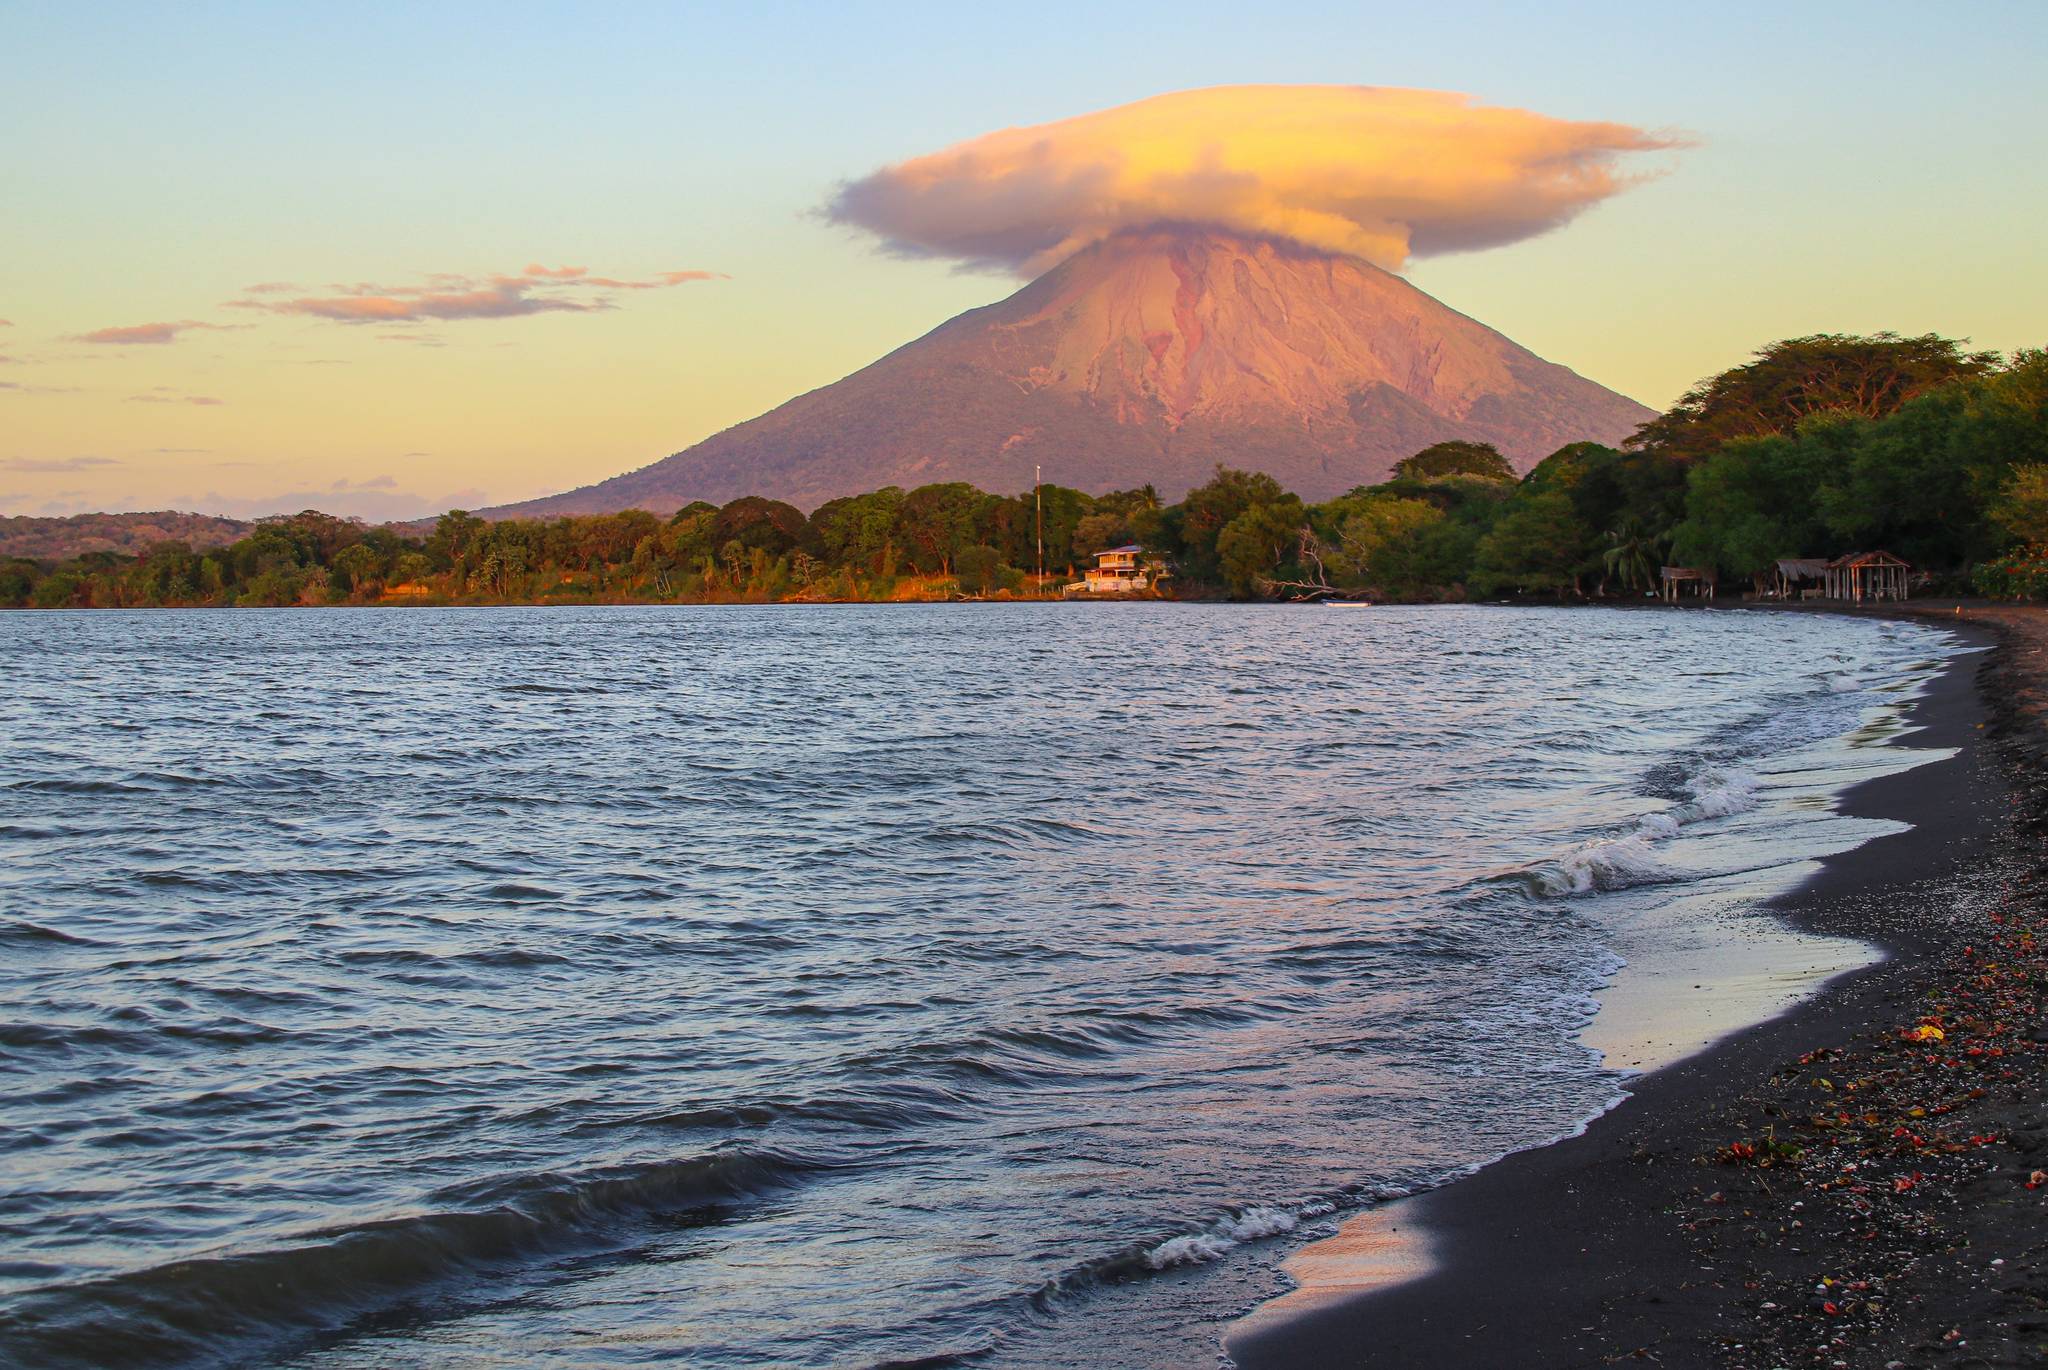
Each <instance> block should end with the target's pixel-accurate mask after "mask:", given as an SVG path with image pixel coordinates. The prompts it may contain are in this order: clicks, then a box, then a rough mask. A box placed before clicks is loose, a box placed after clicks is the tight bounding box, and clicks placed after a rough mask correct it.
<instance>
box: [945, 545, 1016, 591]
mask: <svg viewBox="0 0 2048 1370" xmlns="http://www.w3.org/2000/svg"><path fill="white" fill-rule="evenodd" d="M1007 569H1008V568H1006V567H1005V566H1004V565H1003V558H1002V554H1001V553H1000V552H998V551H997V550H996V549H995V548H993V547H991V546H989V545H988V544H987V543H985V542H983V543H976V544H975V545H974V546H972V547H963V548H961V549H960V554H959V556H957V557H955V558H954V564H953V579H954V580H955V581H956V582H958V584H959V586H960V592H961V593H962V594H968V595H985V594H988V593H989V592H990V591H992V590H999V589H1001V588H1002V587H1003V583H1004V579H1005V577H1004V572H1005V570H1007Z"/></svg>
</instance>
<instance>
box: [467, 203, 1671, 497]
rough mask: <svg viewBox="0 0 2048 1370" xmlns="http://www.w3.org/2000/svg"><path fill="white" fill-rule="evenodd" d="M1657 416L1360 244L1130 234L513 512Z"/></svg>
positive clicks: (1313, 491) (1398, 444)
mask: <svg viewBox="0 0 2048 1370" xmlns="http://www.w3.org/2000/svg"><path fill="white" fill-rule="evenodd" d="M1651 416H1652V411H1651V410H1650V409H1648V408H1646V407H1645V406H1643V405H1640V404H1638V403H1636V402H1635V401H1634V400H1631V399H1628V398H1627V397H1625V396H1622V395H1618V394H1616V393H1615V392H1613V391H1611V390H1608V389H1606V388H1604V387H1602V386H1600V385H1596V384H1595V383H1593V382H1592V381H1589V380H1587V379H1585V378H1584V377H1583V376H1580V375H1578V374H1577V373H1576V372H1574V371H1572V370H1570V369H1569V368H1567V367H1563V366H1559V365H1557V364H1555V363H1553V362H1547V361H1544V360H1543V359H1542V358H1541V357H1538V356H1536V355H1535V354H1534V353H1533V352H1530V351H1529V350H1528V349H1527V348H1524V347H1521V346H1519V345H1517V344H1516V343H1514V342H1511V341H1510V340H1509V339H1507V338H1505V337H1503V336H1502V335H1500V334H1499V333H1496V332H1494V331H1493V330H1492V329H1490V328H1488V327H1486V326H1485V325H1484V324H1481V323H1478V322H1477V321H1475V320H1473V319H1469V318H1467V317H1466V316H1465V315H1463V314H1460V313H1458V312H1457V311H1456V310H1454V309H1451V308H1449V307H1447V306H1445V305H1443V304H1440V303H1439V302H1437V301H1436V300H1434V299H1432V298H1431V297H1430V296H1428V295H1426V294H1424V293H1423V292H1422V291H1420V290H1418V289H1416V288H1415V287H1414V286H1412V285H1410V284H1408V283H1407V282H1406V281H1404V280H1402V279H1401V278H1400V277H1398V276H1395V275H1393V274H1391V273H1390V272H1387V271H1383V270H1381V269H1380V268H1379V267H1376V266H1374V265H1372V264H1371V263H1369V262H1366V261H1363V260H1360V259H1358V258H1355V257H1341V256H1332V255H1329V254H1327V253H1319V252H1313V251H1309V250H1306V249H1302V248H1297V247H1293V246H1290V245H1287V244H1284V243H1278V242H1272V241H1266V240H1260V239H1248V238H1242V237H1234V236H1230V235H1227V234H1222V233H1218V232H1214V231H1209V230H1202V229H1181V228H1158V229H1145V230H1138V231H1128V232H1124V233H1120V234H1117V235H1116V236H1114V237H1110V238H1107V239H1105V240H1103V241H1101V242H1098V243H1096V244H1095V245H1093V246H1091V247H1088V248H1085V249H1083V250H1082V251H1080V252H1078V253H1076V254H1075V255H1073V256H1071V257H1069V258H1067V259H1066V260H1065V261H1063V262H1061V263H1060V264H1059V265H1058V266H1055V267H1054V268H1053V269H1052V270H1050V271H1048V272H1047V273H1046V274H1045V275H1043V276H1041V277H1039V278H1038V279H1037V280H1035V281H1033V282H1031V284H1029V285H1027V286H1025V287H1024V288H1023V289H1021V290H1019V291H1018V292H1017V293H1016V294H1014V295H1012V296H1010V297H1009V298H1008V299H1006V300H1003V301H1001V302H999V303H996V304H992V305H988V306H985V307H984V308H980V309H971V310H969V311H967V312H966V313H964V314H962V315H960V316H959V317H957V318H954V319H952V320H950V321H948V322H947V323H944V324H941V325H940V326H939V327H938V328H935V329H933V330H932V331H931V332H930V333H927V334H925V335H924V336H923V337H922V338H919V339H918V340H917V341H915V342H912V343H909V344H907V345H905V346H903V347H900V348H898V349H897V350H896V351H894V352H891V353H890V354H889V355H888V356H886V357H883V358H882V359H881V360H880V361H877V362H875V363H873V364H872V365H870V366H867V367H864V368H863V369H861V370H859V371H856V372H854V373H853V374H852V375H850V376H848V377H846V378H845V379H844V380H840V381H836V382H834V383H833V384H831V385H828V386H825V387H824V388H823V389H819V390H813V391H811V392H810V393H809V394H805V395H800V396H798V397H797V398H795V399H793V400H791V401H789V402H788V403H787V404H784V405H782V406H781V407H779V408H777V409H774V410H771V411H770V412H768V413H766V414H763V415H761V416H760V417H759V418H756V419H751V420H749V421H747V422H746V423H742V424H739V425H737V426H736V427H733V428H728V429H726V430H725V431H724V432H722V433H718V434H716V435H714V436H712V437H709V438H706V439H705V440H704V441H702V442H700V443H698V444H697V445H696V446H694V447H691V448H688V449H686V450H684V451H681V452H678V453H676V454H675V455H674V456H671V457H668V458H665V459H664V460H662V461H658V462H656V463H654V464H653V465H651V466H646V467H642V468H641V469H640V470H637V471H631V472H628V473H626V474H625V475H622V476H616V477H614V478H612V479H611V480H607V481H603V482H600V483H599V484H596V485H591V486H586V487H584V488H582V489H580V490H572V491H570V492H568V493H566V494H561V495H555V496H551V497H548V498H545V499H539V500H532V501H528V502H526V503H524V504H516V505H508V506H504V507H502V508H499V509H495V510H491V511H489V512H490V513H491V514H493V515H495V516H499V517H504V516H534V515H554V514H570V513H597V512H606V511H612V510H619V509H627V508H635V507H638V508H645V509H651V510H654V511H656V512H657V513H667V512H669V511H671V510H674V509H676V508H679V507H680V506H681V505H683V504H685V503H687V502H689V501H691V500H708V501H710V502H712V503H715V504H716V503H723V502H725V501H727V500H731V499H734V498H737V497H738V496H741V495H767V496H770V497H773V498H776V499H783V500H788V501H789V502H790V503H792V504H795V505H798V506H800V507H802V508H805V509H810V508H815V507H816V506H817V505H819V504H822V503H823V502H825V501H826V500H828V499H832V498H835V497H837V496H840V495H849V494H857V493H860V492H862V491H866V490H873V489H876V488H878V487H880V486H884V485H900V486H903V487H905V488H909V487H913V486H917V485H923V484H927V483H930V482H934V481H967V482H969V483H971V484H973V485H976V486H979V487H980V488H982V489H984V490H990V491H996V492H1002V493H1008V492H1013V491H1017V490H1021V489H1025V488H1028V487H1029V486H1030V484H1031V482H1032V468H1033V467H1034V466H1042V467H1043V468H1044V472H1045V479H1046V480H1047V481H1051V482H1055V483H1058V484H1062V485H1071V486H1076V487H1079V488H1080V489H1083V490H1088V491H1091V492H1096V493H1100V492H1102V491H1106V490H1112V489H1125V488H1131V487H1135V486H1140V485H1145V484H1151V485H1153V486H1155V487H1157V489H1158V491H1159V493H1160V495H1161V496H1162V497H1163V498H1165V499H1169V500H1171V499H1175V498H1178V497H1179V496H1180V495H1181V494H1182V493H1183V492H1185V491H1186V490H1187V489H1188V488H1190V487H1191V486H1194V485H1198V484H1200V483H1201V482H1202V481H1204V480H1206V479H1208V477H1209V475H1210V473H1211V472H1212V471H1213V470H1214V468H1215V467H1216V465H1217V464H1218V463H1219V462H1220V463H1222V464H1225V465H1228V466H1235V467H1240V468H1245V469H1250V470H1257V471H1264V472H1267V473H1268V474H1270V475H1272V476H1273V477H1274V478H1275V479H1277V480H1278V481H1279V482H1280V483H1281V484H1282V485H1283V486H1285V487H1286V488H1288V489H1290V490H1293V491H1295V492H1297V493H1299V494H1300V495H1302V496H1303V497H1305V498H1308V499H1311V500H1314V499H1325V498H1328V497H1330V496H1333V495H1337V494H1341V493H1342V492H1344V491H1346V490H1349V489H1351V488H1353V487H1354V486H1358V485H1362V484H1368V483H1371V482H1375V481H1378V480H1381V479H1383V478H1384V477H1385V476H1386V475H1387V473H1388V471H1389V470H1390V469H1391V468H1392V466H1393V464H1394V463H1395V462H1397V461H1399V460H1401V459H1402V458H1403V457H1407V456H1410V455H1412V454H1414V453H1415V452H1417V451H1419V450H1420V449H1422V448H1424V447H1427V446H1429V445H1430V444H1431V443H1434V442H1441V441H1443V440H1445V439H1450V438H1463V439H1467V440H1471V441H1479V442H1490V443H1492V444H1494V445H1495V446H1496V447H1498V448H1499V449H1500V450H1501V452H1502V453H1503V454H1505V455H1506V456H1507V458H1508V459H1509V460H1510V461H1511V462H1513V463H1514V465H1515V467H1516V468H1517V469H1518V470H1526V469H1528V468H1529V467H1530V466H1532V465H1534V464H1535V463H1536V462H1538V461H1540V460H1541V459H1542V458H1543V457H1545V456H1547V455H1549V454H1550V453H1551V452H1553V451H1555V450H1556V449H1557V448H1559V447H1561V446H1563V445H1565V444H1566V443H1569V442H1575V441H1579V440H1581V439H1593V440H1596V441H1600V442H1608V443H1613V442H1618V441H1619V440H1620V439H1622V438H1623V437H1625V436H1627V435H1628V434H1629V433H1630V432H1632V431H1633V430H1634V429H1635V427H1636V426H1637V425H1638V424H1640V423H1642V422H1643V421H1644V420H1645V419H1647V418H1650V417H1651Z"/></svg>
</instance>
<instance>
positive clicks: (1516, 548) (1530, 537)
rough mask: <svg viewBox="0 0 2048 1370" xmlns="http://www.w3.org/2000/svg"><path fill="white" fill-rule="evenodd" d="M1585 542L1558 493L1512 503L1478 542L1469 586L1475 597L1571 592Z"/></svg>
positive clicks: (1565, 500)
mask: <svg viewBox="0 0 2048 1370" xmlns="http://www.w3.org/2000/svg"><path fill="white" fill-rule="evenodd" d="M1586 542H1587V535H1586V527H1585V525H1584V524H1582V523H1580V522H1579V516H1578V515H1577V513H1575V512H1574V511H1573V509H1572V502H1571V499H1570V498H1569V497H1568V496H1566V495H1564V494H1563V493H1561V492H1558V491H1549V492H1545V493H1542V494H1532V495H1527V496H1525V497H1523V498H1521V499H1517V500H1514V501H1512V502H1511V503H1510V504H1509V506H1508V507H1507V509H1506V510H1505V511H1504V512H1503V513H1502V514H1501V516H1500V519H1499V520H1498V521H1497V522H1496V523H1495V524H1494V525H1493V527H1492V528H1491V529H1490V530H1488V532H1487V534H1486V536H1485V537H1483V538H1481V539H1480V540H1479V547H1478V550H1477V553H1476V555H1475V557H1474V566H1473V577H1472V579H1473V586H1474V588H1476V589H1477V590H1479V592H1480V593H1481V594H1493V593H1496V592H1497V591H1499V590H1501V589H1506V588H1513V589H1517V590H1523V591H1555V592H1557V593H1559V594H1563V593H1564V592H1565V591H1566V590H1575V589H1577V578H1578V576H1579V574H1580V571H1581V567H1582V565H1583V562H1584V548H1585V545H1586Z"/></svg>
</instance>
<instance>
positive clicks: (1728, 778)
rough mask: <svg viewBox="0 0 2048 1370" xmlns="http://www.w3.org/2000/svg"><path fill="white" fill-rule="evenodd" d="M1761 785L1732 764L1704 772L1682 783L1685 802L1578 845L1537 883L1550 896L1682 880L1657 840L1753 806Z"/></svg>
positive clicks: (1539, 874) (1542, 870)
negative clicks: (1624, 831) (1614, 834)
mask: <svg viewBox="0 0 2048 1370" xmlns="http://www.w3.org/2000/svg"><path fill="white" fill-rule="evenodd" d="M1762 783H1763V782H1762V781H1760V780H1758V779H1757V777H1756V776H1754V775H1752V774H1751V773H1750V772H1748V771H1745V770H1738V769H1734V768H1732V767H1731V768H1726V769H1716V770H1710V771H1703V772H1701V773H1700V774H1699V775H1696V776H1694V777H1692V779H1690V780H1688V781H1687V782H1686V786H1685V788H1686V792H1687V793H1688V794H1690V795H1691V796H1692V797H1691V798H1690V799H1688V800H1687V801H1686V802H1685V803H1683V804H1678V805H1675V806H1673V807H1671V808H1669V809H1664V810H1661V811H1660V812H1657V813H1650V814H1644V815H1643V816H1642V817H1641V818H1640V819H1638V820H1636V827H1635V831H1634V832H1631V833H1628V834H1625V835H1624V836H1621V837H1602V838H1595V839H1594V840H1592V841H1590V842H1582V843H1580V844H1579V845H1578V846H1577V847H1574V848H1573V849H1572V850H1571V851H1569V852H1566V853H1565V854H1564V856H1562V857H1561V858H1559V859H1558V860H1556V861H1554V862H1551V863H1549V864H1547V865H1544V866H1539V867H1537V868H1536V869H1535V871H1534V875H1535V877H1536V883H1537V885H1538V887H1539V888H1540V889H1541V890H1542V891H1543V893H1545V894H1548V895H1575V894H1592V893H1595V892H1597V891H1600V890H1614V889H1623V888H1626V887H1627V886H1629V885H1642V884H1650V883H1653V882H1656V881H1662V880H1676V879H1680V878H1682V877H1683V876H1684V875H1685V871H1684V870H1682V869H1681V868H1680V867H1678V866H1675V865H1673V864H1672V863H1671V862H1670V861H1668V860H1666V859H1665V858H1664V856H1663V855H1662V854H1661V853H1659V852H1658V851H1657V844H1658V843H1661V842H1666V841H1669V840H1670V839H1671V838H1674V837H1676V836H1678V834H1679V832H1680V831H1681V830H1683V829H1684V827H1685V825H1686V824H1688V823H1697V822H1700V821H1702V820H1703V819H1708V818H1726V817H1727V816H1728V815H1730V814H1737V813H1743V812H1745V811H1747V810H1749V809H1753V808H1755V807H1756V804H1757V798H1756V792H1757V789H1758V787H1759V786H1761V785H1762Z"/></svg>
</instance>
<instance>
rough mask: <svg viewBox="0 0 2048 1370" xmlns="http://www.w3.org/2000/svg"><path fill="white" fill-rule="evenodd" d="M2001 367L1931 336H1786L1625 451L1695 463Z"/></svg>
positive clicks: (1696, 391) (1687, 400)
mask: <svg viewBox="0 0 2048 1370" xmlns="http://www.w3.org/2000/svg"><path fill="white" fill-rule="evenodd" d="M1995 359H1996V354H1994V353H1990V352H1965V351H1963V349H1962V345H1961V344H1960V343H1957V342H1955V341H1954V340H1952V339H1949V338H1941V337H1937V336H1935V335H1934V334H1932V333H1929V334H1926V335H1925V336H1922V337H1917V338H1902V337H1900V336H1899V335H1898V334H1896V333H1876V334H1872V335H1871V336H1869V337H1854V336H1850V335H1847V334H1841V333H1817V334H1814V335H1812V336H1810V337H1804V338H1788V339H1786V340H1785V341H1783V342H1775V343H1772V344H1771V345H1770V346H1768V347H1766V348H1764V349H1762V350H1761V351H1759V352H1758V353H1757V354H1756V356H1755V357H1754V358H1753V359H1752V360H1750V361H1748V362H1745V363H1743V364H1742V365H1741V366H1737V367H1732V368H1730V369H1729V370H1727V371H1723V372H1722V373H1721V374H1719V375H1718V376H1711V377H1709V378H1708V379H1706V380H1704V381H1701V382H1700V383H1699V384H1698V385H1696V386H1694V387H1693V388H1692V389H1691V390H1688V391H1687V392H1686V393H1685V394H1684V396H1683V397H1681V398H1680V399H1679V401H1678V403H1676V404H1674V405H1673V406H1671V408H1670V409H1669V410H1668V411H1666V412H1665V413H1663V414H1660V415H1658V416H1657V417H1656V418H1654V419H1651V420H1650V421H1649V422H1647V423H1645V424H1643V425H1642V426H1641V427H1640V428H1638V429H1637V430H1636V431H1635V434H1634V436H1632V437H1631V438H1630V439H1629V440H1628V445H1629V446H1630V447H1632V448H1655V449H1657V450H1658V451H1661V452H1663V453H1664V454H1665V455H1667V456H1670V457H1673V458H1675V459H1677V460H1680V461H1695V460H1698V459H1699V458H1701V457H1705V456H1707V455H1709V454H1710V453H1712V452H1714V451H1716V450H1718V449H1719V448H1721V447H1722V446H1724V445H1726V444H1727V443H1730V442H1734V441H1737V440H1739V439H1742V438H1761V437H1769V436H1772V435H1774V434H1785V433H1790V432H1792V431H1793V430H1794V429H1795V428H1797V427H1798V426H1799V424H1800V423H1801V421H1803V420H1805V419H1807V418H1810V417H1812V416H1813V415H1816V414H1853V415H1857V416H1860V417H1862V418H1866V419H1874V418H1880V417H1882V416H1883V415H1886V414H1889V413H1891V412H1892V411H1893V410H1895V409H1897V408H1898V407H1899V406H1900V405H1902V404H1905V403H1906V402H1907V401H1908V400H1911V399H1913V398H1914V397H1915V396H1918V395H1924V394H1926V393H1927V392H1929V391H1930V390H1934V389H1936V388H1938V387H1940V386H1943V385H1947V384H1949V383H1950V382H1952V381H1956V380H1960V379H1963V378H1965V377H1969V376H1975V375H1979V374H1982V373H1983V372H1985V371H1986V370H1988V369H1989V368H1990V366H1991V365H1992V363H1993V361H1994V360H1995Z"/></svg>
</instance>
